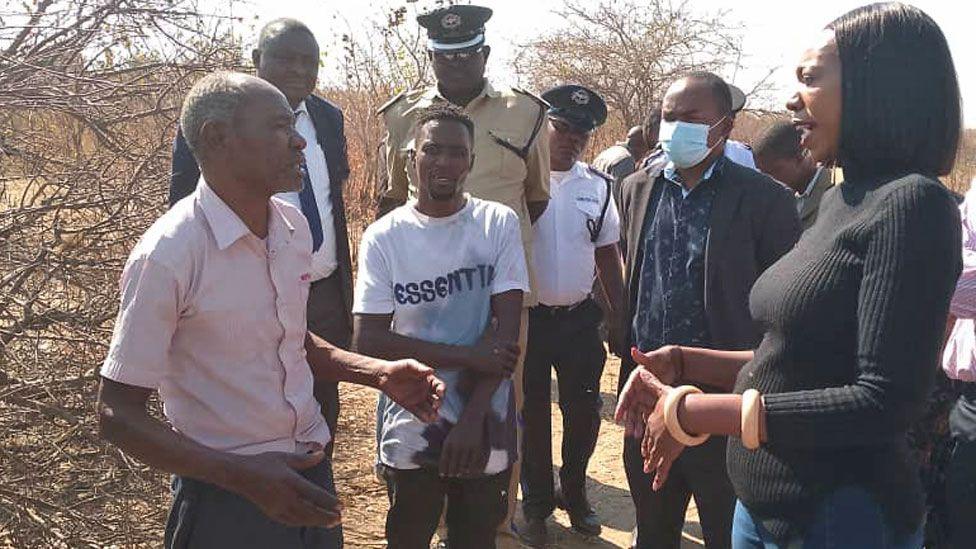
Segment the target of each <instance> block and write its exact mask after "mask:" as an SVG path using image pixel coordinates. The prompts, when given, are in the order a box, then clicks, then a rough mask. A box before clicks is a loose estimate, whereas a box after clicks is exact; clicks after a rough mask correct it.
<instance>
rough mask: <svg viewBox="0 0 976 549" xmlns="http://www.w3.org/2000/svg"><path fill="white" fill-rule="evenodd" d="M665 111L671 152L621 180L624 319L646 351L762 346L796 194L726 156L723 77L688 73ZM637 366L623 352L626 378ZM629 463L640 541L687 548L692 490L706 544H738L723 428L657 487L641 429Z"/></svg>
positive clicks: (664, 140)
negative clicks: (767, 273)
mask: <svg viewBox="0 0 976 549" xmlns="http://www.w3.org/2000/svg"><path fill="white" fill-rule="evenodd" d="M661 115H662V116H661V118H662V121H661V130H660V134H659V139H660V145H661V149H662V150H663V151H664V154H665V155H666V157H667V161H666V162H659V163H653V164H651V165H650V166H649V167H646V168H644V169H642V170H639V171H638V172H636V173H634V174H633V175H631V176H630V177H628V178H627V179H625V180H624V182H623V184H622V187H621V226H622V230H621V234H622V238H621V240H622V242H623V244H622V246H623V248H624V250H625V254H626V266H627V268H626V270H625V273H624V278H625V292H626V293H625V295H626V296H627V297H626V299H625V300H624V301H625V303H624V306H625V309H626V313H625V315H624V318H625V319H626V320H627V321H626V322H625V323H624V324H625V325H624V326H620V327H618V329H619V330H622V331H624V332H625V333H626V334H627V341H628V342H629V343H630V345H632V346H635V347H637V348H638V349H640V350H641V351H644V352H647V351H653V350H656V349H663V350H664V351H665V352H669V351H670V350H673V349H676V347H674V346H677V345H692V346H698V347H708V348H714V349H726V350H743V349H753V348H755V346H756V345H758V343H759V339H760V338H761V335H762V330H761V328H760V327H759V326H758V325H756V324H755V323H754V322H753V320H752V316H751V315H750V312H749V291H750V289H751V288H752V285H753V282H755V280H756V278H758V276H759V275H760V274H761V273H762V272H763V271H764V270H765V269H766V268H767V267H769V266H770V265H771V264H773V263H774V262H775V261H776V260H777V259H779V257H780V256H782V255H783V254H784V253H786V252H787V251H788V250H789V249H790V248H792V247H793V244H794V243H795V242H796V240H797V238H798V237H799V234H800V223H799V219H798V217H797V212H796V206H795V200H794V198H793V196H792V193H790V192H789V191H788V190H787V189H785V188H784V187H783V186H782V185H780V184H779V183H777V182H776V181H774V180H773V179H771V178H769V177H767V176H765V175H763V174H761V173H759V172H757V171H755V170H752V169H749V168H746V167H743V166H741V165H739V164H737V163H735V162H733V161H730V160H729V159H728V158H727V157H726V156H725V154H724V153H725V142H726V140H727V139H728V135H729V132H730V131H731V129H732V116H733V102H732V97H731V94H730V92H729V87H728V86H727V85H726V83H725V82H724V81H723V80H722V79H721V78H720V77H718V76H716V75H714V74H712V73H709V72H694V73H691V74H688V75H687V76H685V77H683V78H681V79H680V80H678V81H677V82H675V83H674V84H672V85H671V87H670V88H669V89H668V91H667V93H666V94H665V96H664V99H663V101H662V109H661ZM674 352H677V351H674ZM676 360H679V363H680V357H676ZM633 368H634V363H633V362H632V360H631V359H630V358H629V357H625V358H624V359H623V360H622V362H621V373H620V380H621V382H623V381H625V380H626V379H627V378H628V376H629V374H630V372H631V370H632V369H633ZM679 381H680V380H679ZM618 389H619V388H618ZM702 389H704V390H706V391H707V390H708V388H706V387H702ZM624 466H625V470H626V473H627V480H628V483H629V485H630V491H631V497H632V498H633V500H634V505H635V507H636V518H637V536H636V540H635V546H636V547H642V548H643V547H674V548H677V547H679V546H680V542H681V530H682V525H683V524H684V516H685V511H686V508H687V505H688V501H689V498H690V496H691V495H694V497H695V502H696V504H697V506H698V513H699V516H700V520H701V526H702V532H703V534H704V538H705V544H706V546H707V547H710V548H712V547H719V548H724V547H729V545H730V537H729V532H730V531H731V527H732V514H733V509H734V503H735V496H734V495H733V492H732V487H731V485H730V484H729V480H728V477H727V475H726V472H725V439H724V437H712V438H711V439H710V440H708V441H707V442H706V443H704V444H702V445H700V446H696V447H693V448H688V449H686V450H685V452H684V453H682V455H681V456H680V457H679V458H678V459H677V461H676V462H675V464H674V466H673V468H672V470H671V475H670V476H669V477H668V479H667V482H666V483H665V484H664V486H663V487H661V489H660V490H658V491H653V490H652V489H651V481H652V478H651V476H650V475H647V474H645V473H644V471H643V459H642V457H641V450H640V440H639V439H627V440H626V441H625V444H624Z"/></svg>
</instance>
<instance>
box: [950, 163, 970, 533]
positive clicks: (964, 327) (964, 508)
mask: <svg viewBox="0 0 976 549" xmlns="http://www.w3.org/2000/svg"><path fill="white" fill-rule="evenodd" d="M959 213H960V217H962V274H961V275H960V276H959V281H958V282H956V291H955V293H954V294H953V296H952V302H951V303H950V305H949V313H950V315H951V316H950V319H949V320H950V323H949V324H950V326H951V329H952V331H951V332H950V335H949V339H948V341H947V342H946V347H945V350H944V351H943V354H942V369H943V370H944V371H945V373H946V375H947V376H948V377H949V379H953V380H957V381H958V382H960V383H959V385H960V387H961V394H960V396H959V400H957V401H956V404H955V406H954V407H953V409H952V412H951V413H950V414H949V432H950V434H951V435H952V438H953V449H952V456H951V458H950V460H949V465H948V467H947V469H946V494H945V496H946V499H945V501H946V510H947V513H948V522H949V524H948V535H949V547H971V546H972V544H973V540H976V521H974V520H973V518H974V517H976V179H974V180H973V183H972V184H971V185H970V188H969V192H967V193H966V199H965V200H964V201H963V203H962V205H961V206H959Z"/></svg>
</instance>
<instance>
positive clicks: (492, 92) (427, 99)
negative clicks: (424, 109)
mask: <svg viewBox="0 0 976 549" xmlns="http://www.w3.org/2000/svg"><path fill="white" fill-rule="evenodd" d="M498 96H499V92H498V90H496V89H495V87H494V86H492V85H491V82H489V81H488V79H487V78H485V87H484V88H483V89H482V90H481V93H479V94H478V95H476V96H475V97H474V99H472V100H471V102H470V103H468V105H471V104H473V103H474V102H475V101H477V100H478V99H481V98H482V97H498ZM421 97H422V98H423V101H422V103H423V104H424V106H430V105H431V104H432V103H434V102H435V101H447V99H446V98H445V97H444V96H443V95H441V92H440V90H439V89H438V88H437V85H436V84H435V85H433V86H431V87H430V88H428V89H427V91H426V92H424V94H423V95H422V96H421Z"/></svg>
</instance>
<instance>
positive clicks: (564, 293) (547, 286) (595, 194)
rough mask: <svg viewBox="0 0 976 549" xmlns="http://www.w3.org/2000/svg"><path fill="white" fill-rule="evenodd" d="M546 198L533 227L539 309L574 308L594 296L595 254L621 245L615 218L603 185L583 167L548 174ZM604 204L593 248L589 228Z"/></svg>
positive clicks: (601, 181)
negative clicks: (601, 223)
mask: <svg viewBox="0 0 976 549" xmlns="http://www.w3.org/2000/svg"><path fill="white" fill-rule="evenodd" d="M549 195H550V198H549V205H548V206H547V207H546V211H545V212H543V214H542V216H541V217H539V219H537V220H536V222H535V224H534V225H533V226H532V231H533V241H532V249H533V254H532V264H533V267H534V268H535V274H536V289H537V291H538V293H539V303H542V304H543V305H550V306H554V307H561V306H566V305H574V304H576V303H579V302H580V301H583V300H584V299H586V298H587V297H588V296H589V295H590V293H591V292H592V291H593V278H594V275H595V274H596V258H595V256H594V250H595V249H596V248H600V247H603V246H608V245H610V244H614V243H615V242H617V241H618V240H620V217H619V215H618V214H617V206H616V204H614V201H613V196H612V195H611V196H609V197H608V196H607V183H606V180H605V179H603V178H602V177H600V176H599V175H597V174H595V173H593V172H592V171H591V170H590V169H589V168H588V167H587V165H586V164H584V163H582V162H576V163H575V164H573V167H572V168H570V170H569V171H568V172H552V173H551V174H550V179H549ZM608 198H609V203H607V211H606V214H605V215H604V217H603V227H602V228H601V229H600V234H599V235H597V240H596V242H595V243H594V242H593V241H592V238H591V235H590V230H589V228H588V226H589V224H593V225H595V224H596V223H597V221H598V220H599V218H600V211H601V210H602V208H603V204H604V203H606V201H607V199H608Z"/></svg>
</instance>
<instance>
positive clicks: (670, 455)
mask: <svg viewBox="0 0 976 549" xmlns="http://www.w3.org/2000/svg"><path fill="white" fill-rule="evenodd" d="M652 390H654V391H657V394H658V399H657V404H656V405H655V406H654V410H653V411H652V412H651V413H650V414H649V415H648V416H647V422H646V424H645V427H644V439H643V441H641V455H642V456H644V472H645V473H647V474H651V473H654V480H653V482H652V483H651V489H652V490H654V491H658V490H660V489H661V488H662V487H663V486H664V483H665V481H667V480H668V473H670V471H671V465H673V464H674V461H675V460H676V459H678V456H679V455H681V452H682V451H683V450H684V449H685V447H684V445H682V444H681V443H680V442H678V441H677V440H675V439H674V437H672V436H671V433H669V432H668V428H667V426H666V425H665V421H664V401H665V399H666V398H667V395H668V393H669V392H671V391H673V390H674V389H673V388H671V387H668V386H667V385H664V384H663V383H660V382H658V383H657V386H656V387H654V388H653V389H652Z"/></svg>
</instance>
